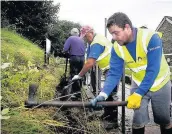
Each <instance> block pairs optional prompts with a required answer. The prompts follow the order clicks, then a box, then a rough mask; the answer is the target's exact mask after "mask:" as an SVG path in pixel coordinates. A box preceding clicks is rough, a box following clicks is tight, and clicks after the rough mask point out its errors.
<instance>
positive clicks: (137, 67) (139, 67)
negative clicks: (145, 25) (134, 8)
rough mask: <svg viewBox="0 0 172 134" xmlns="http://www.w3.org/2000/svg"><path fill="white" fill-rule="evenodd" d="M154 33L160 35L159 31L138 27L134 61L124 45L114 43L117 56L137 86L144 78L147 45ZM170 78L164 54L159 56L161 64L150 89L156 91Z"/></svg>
mask: <svg viewBox="0 0 172 134" xmlns="http://www.w3.org/2000/svg"><path fill="white" fill-rule="evenodd" d="M154 34H158V35H159V36H160V37H162V34H161V33H158V32H152V31H150V30H148V29H138V32H137V44H136V47H137V48H136V61H134V60H133V58H132V57H131V55H130V53H129V52H128V50H127V48H126V47H125V46H120V45H119V44H118V43H117V42H116V43H114V49H115V51H116V53H117V55H118V56H119V57H121V58H122V59H123V60H124V61H125V63H126V66H128V67H129V68H130V69H131V71H132V72H133V73H132V79H133V80H134V82H135V83H136V84H137V85H138V86H139V85H140V84H141V82H142V80H143V79H144V76H145V74H146V68H147V55H146V54H147V52H148V50H147V47H148V44H149V41H150V39H151V37H152V36H153V35H154ZM169 79H170V70H169V67H168V64H167V62H166V60H165V57H164V54H162V58H161V66H160V71H159V73H158V76H157V77H156V79H155V81H154V83H153V85H152V87H151V89H150V91H157V90H159V89H160V88H161V87H162V86H164V85H165V84H166V83H167V82H168V80H169Z"/></svg>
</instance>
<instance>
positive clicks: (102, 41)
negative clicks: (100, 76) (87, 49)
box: [91, 34, 112, 71]
mask: <svg viewBox="0 0 172 134" xmlns="http://www.w3.org/2000/svg"><path fill="white" fill-rule="evenodd" d="M96 43H97V44H99V45H102V46H103V47H105V49H104V51H103V53H102V54H101V55H100V56H99V58H98V59H97V60H96V62H97V64H98V66H99V67H100V69H101V70H103V71H104V70H106V69H109V61H110V54H111V48H112V43H111V42H110V41H109V40H108V39H107V38H106V37H104V36H102V35H99V34H97V35H96V36H95V37H94V39H93V41H92V43H91V46H92V45H93V44H96Z"/></svg>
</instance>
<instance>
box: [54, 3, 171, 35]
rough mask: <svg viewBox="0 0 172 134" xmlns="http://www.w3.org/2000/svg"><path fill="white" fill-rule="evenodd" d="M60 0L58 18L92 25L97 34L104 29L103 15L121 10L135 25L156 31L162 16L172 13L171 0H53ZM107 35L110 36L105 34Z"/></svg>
mask: <svg viewBox="0 0 172 134" xmlns="http://www.w3.org/2000/svg"><path fill="white" fill-rule="evenodd" d="M54 3H55V4H56V3H60V5H61V6H60V11H59V13H58V16H59V19H60V20H69V21H73V22H76V23H80V24H81V25H87V24H88V25H91V26H92V27H93V28H94V29H95V31H96V32H97V33H100V34H103V35H104V33H105V32H104V31H105V18H109V17H110V16H111V15H112V14H113V13H115V12H124V13H126V14H127V15H128V16H129V18H130V19H131V21H132V23H133V25H134V26H136V27H140V26H143V25H145V26H147V27H148V28H150V29H153V30H155V29H156V28H157V27H158V24H159V23H160V22H161V20H162V19H163V17H164V16H172V0H54ZM108 37H109V35H108Z"/></svg>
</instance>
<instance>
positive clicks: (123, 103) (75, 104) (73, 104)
mask: <svg viewBox="0 0 172 134" xmlns="http://www.w3.org/2000/svg"><path fill="white" fill-rule="evenodd" d="M97 104H98V105H102V106H104V107H114V106H126V105H127V102H126V101H102V102H97ZM25 106H26V107H28V108H31V107H34V106H38V107H42V106H45V107H47V106H53V107H61V106H63V107H93V106H92V105H91V103H90V102H81V101H46V102H36V101H25Z"/></svg>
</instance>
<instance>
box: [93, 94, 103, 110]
mask: <svg viewBox="0 0 172 134" xmlns="http://www.w3.org/2000/svg"><path fill="white" fill-rule="evenodd" d="M104 100H105V97H104V96H100V95H98V96H97V97H96V98H94V99H92V100H91V105H92V106H94V107H95V106H97V102H99V101H104Z"/></svg>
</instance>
